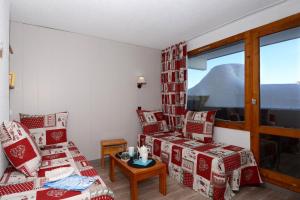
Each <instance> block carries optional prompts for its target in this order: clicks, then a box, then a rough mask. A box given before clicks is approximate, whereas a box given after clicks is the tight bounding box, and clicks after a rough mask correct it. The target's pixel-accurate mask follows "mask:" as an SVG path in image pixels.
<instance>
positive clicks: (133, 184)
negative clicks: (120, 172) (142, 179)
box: [130, 176, 138, 200]
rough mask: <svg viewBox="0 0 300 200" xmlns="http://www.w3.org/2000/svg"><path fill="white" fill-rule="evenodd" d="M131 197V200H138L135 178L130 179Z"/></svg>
mask: <svg viewBox="0 0 300 200" xmlns="http://www.w3.org/2000/svg"><path fill="white" fill-rule="evenodd" d="M130 195H131V200H137V199H138V186H137V180H136V178H135V177H134V176H131V177H130Z"/></svg>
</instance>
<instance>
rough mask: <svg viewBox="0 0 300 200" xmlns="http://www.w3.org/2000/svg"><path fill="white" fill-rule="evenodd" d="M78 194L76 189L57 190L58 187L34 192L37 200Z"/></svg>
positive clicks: (63, 197)
mask: <svg viewBox="0 0 300 200" xmlns="http://www.w3.org/2000/svg"><path fill="white" fill-rule="evenodd" d="M78 194H80V192H77V191H68V190H58V189H52V188H50V189H46V190H41V191H38V192H37V193H36V199H37V200H45V199H47V200H59V199H65V198H69V197H72V196H76V195H78Z"/></svg>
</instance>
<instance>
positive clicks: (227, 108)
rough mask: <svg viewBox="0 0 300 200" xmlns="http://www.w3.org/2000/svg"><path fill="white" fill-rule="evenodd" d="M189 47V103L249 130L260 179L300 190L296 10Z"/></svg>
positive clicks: (299, 34) (222, 122) (299, 64)
mask: <svg viewBox="0 0 300 200" xmlns="http://www.w3.org/2000/svg"><path fill="white" fill-rule="evenodd" d="M236 41H241V42H236ZM228 44H230V45H228ZM224 45H226V46H224ZM188 53H189V60H188V67H189V70H188V109H189V110H196V111H197V110H209V109H218V112H217V116H216V118H217V119H219V120H217V122H216V126H221V127H225V128H234V129H240V130H248V131H251V137H250V140H251V150H252V151H253V153H254V156H255V159H256V161H257V162H258V163H259V164H260V166H259V167H260V172H261V175H262V176H263V178H264V180H265V181H268V182H271V183H274V184H278V185H280V186H284V187H286V188H288V189H290V190H293V191H296V192H299V191H300V173H299V167H300V164H299V163H300V162H299V160H300V13H298V14H295V15H293V16H290V17H287V18H284V19H281V20H279V21H276V22H272V23H270V24H266V25H263V26H261V27H258V28H255V29H252V30H249V31H246V32H244V33H240V34H238V35H235V36H232V37H230V38H226V39H223V40H221V41H217V42H215V43H212V44H210V45H207V46H204V47H200V48H198V49H195V50H192V51H190V52H188ZM220 119H221V120H220ZM224 134H225V133H224Z"/></svg>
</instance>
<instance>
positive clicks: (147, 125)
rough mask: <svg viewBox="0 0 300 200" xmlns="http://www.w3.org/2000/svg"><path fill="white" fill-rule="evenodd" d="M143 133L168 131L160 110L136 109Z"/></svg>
mask: <svg viewBox="0 0 300 200" xmlns="http://www.w3.org/2000/svg"><path fill="white" fill-rule="evenodd" d="M136 112H137V114H138V117H139V120H140V123H141V126H142V129H143V133H144V134H150V135H152V134H155V133H160V132H167V131H169V129H168V127H167V122H166V120H165V118H164V115H163V113H162V112H160V111H147V110H137V111H136Z"/></svg>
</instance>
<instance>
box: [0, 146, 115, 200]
mask: <svg viewBox="0 0 300 200" xmlns="http://www.w3.org/2000/svg"><path fill="white" fill-rule="evenodd" d="M58 146H59V145H57V146H52V147H53V148H48V149H47V150H41V154H42V155H45V156H44V158H47V159H49V160H47V159H46V160H44V161H42V163H43V164H42V166H41V168H40V170H39V176H35V177H27V176H25V175H23V174H21V173H19V172H17V171H16V170H15V168H14V167H12V166H9V167H7V168H6V170H5V171H4V174H3V178H2V179H1V180H0V196H1V197H0V199H1V200H2V199H3V200H8V199H9V200H11V199H24V200H25V199H66V198H67V199H69V198H70V199H89V197H90V198H91V199H95V200H97V199H99V200H113V199H114V196H113V193H112V191H111V190H110V189H109V188H107V187H106V185H105V183H104V182H103V181H102V180H101V178H100V177H99V175H98V174H97V172H96V170H95V169H93V167H92V166H91V165H90V164H89V162H88V161H87V160H86V158H85V157H84V156H83V155H82V154H81V153H80V152H79V151H78V149H77V148H76V146H75V144H74V143H72V142H68V143H67V144H66V146H63V147H58ZM61 157H64V158H66V157H67V159H60V158H61ZM50 159H51V160H50ZM67 166H72V167H73V168H74V169H75V173H76V174H79V175H81V174H84V175H87V176H92V177H93V178H95V183H94V184H93V185H92V186H91V187H90V188H89V189H87V190H84V191H82V192H74V191H67V190H57V189H47V188H43V185H44V183H45V181H46V179H45V172H46V171H48V170H52V169H56V168H61V167H67ZM33 180H34V181H33Z"/></svg>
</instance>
